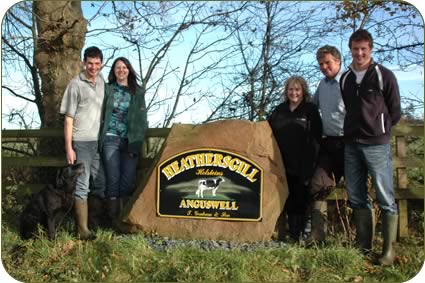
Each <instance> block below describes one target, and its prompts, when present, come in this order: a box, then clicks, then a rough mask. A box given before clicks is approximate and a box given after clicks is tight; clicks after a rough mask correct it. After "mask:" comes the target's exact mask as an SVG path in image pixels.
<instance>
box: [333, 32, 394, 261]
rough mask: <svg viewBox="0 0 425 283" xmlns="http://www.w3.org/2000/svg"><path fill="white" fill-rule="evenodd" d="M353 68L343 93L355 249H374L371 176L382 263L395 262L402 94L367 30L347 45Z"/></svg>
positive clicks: (343, 83)
mask: <svg viewBox="0 0 425 283" xmlns="http://www.w3.org/2000/svg"><path fill="white" fill-rule="evenodd" d="M349 47H350V51H351V55H352V59H353V61H352V63H351V65H350V66H349V68H348V70H347V71H346V72H344V74H342V76H341V79H340V89H341V94H342V97H343V100H344V104H345V108H346V116H345V120H344V136H345V142H346V144H345V152H344V155H345V157H344V159H345V160H344V171H345V178H346V185H347V191H348V199H349V201H350V205H351V207H352V208H353V214H354V215H353V216H354V223H355V226H356V230H357V237H356V244H357V246H358V247H359V248H360V249H361V250H362V251H363V252H364V253H365V254H367V253H369V252H370V251H371V249H372V243H373V236H374V212H373V209H372V204H371V202H370V200H369V198H368V185H367V184H368V174H370V176H371V177H372V181H373V185H374V187H375V191H376V200H377V202H378V205H379V207H380V209H381V210H382V216H383V218H382V235H383V238H384V244H383V251H382V255H381V257H380V258H379V259H378V263H379V264H381V265H391V264H392V263H393V261H394V249H393V245H392V244H393V242H395V241H396V238H397V222H398V208H397V203H396V201H395V198H394V187H393V170H392V158H391V146H390V138H391V128H392V126H394V125H395V124H396V123H397V122H398V121H399V120H400V117H401V111H400V94H399V88H398V84H397V80H396V78H395V76H394V74H393V73H392V72H391V71H390V70H388V69H387V68H385V67H383V66H382V65H380V64H377V63H375V62H374V61H373V59H372V48H373V38H372V35H371V34H370V33H369V32H368V31H366V30H363V29H360V30H357V31H356V32H354V33H353V34H352V35H351V37H350V40H349Z"/></svg>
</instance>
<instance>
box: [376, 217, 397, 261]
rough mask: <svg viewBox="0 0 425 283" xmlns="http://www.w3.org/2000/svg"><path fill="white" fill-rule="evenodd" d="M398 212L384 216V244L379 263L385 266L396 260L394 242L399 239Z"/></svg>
mask: <svg viewBox="0 0 425 283" xmlns="http://www.w3.org/2000/svg"><path fill="white" fill-rule="evenodd" d="M397 224H398V214H389V213H386V214H384V215H383V218H382V236H383V238H384V244H383V246H382V254H381V257H380V258H379V259H378V263H379V264H380V265H383V266H388V265H392V264H393V262H394V257H395V251H394V247H393V243H394V242H395V241H396V240H397Z"/></svg>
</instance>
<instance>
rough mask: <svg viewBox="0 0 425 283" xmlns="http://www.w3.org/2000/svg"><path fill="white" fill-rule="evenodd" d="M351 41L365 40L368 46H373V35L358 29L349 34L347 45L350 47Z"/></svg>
mask: <svg viewBox="0 0 425 283" xmlns="http://www.w3.org/2000/svg"><path fill="white" fill-rule="evenodd" d="M353 41H367V42H369V47H370V48H373V37H372V35H371V34H370V33H369V32H368V31H367V30H365V29H358V30H356V31H355V32H354V33H353V34H352V35H351V36H350V40H349V41H348V47H350V49H351V44H352V42H353Z"/></svg>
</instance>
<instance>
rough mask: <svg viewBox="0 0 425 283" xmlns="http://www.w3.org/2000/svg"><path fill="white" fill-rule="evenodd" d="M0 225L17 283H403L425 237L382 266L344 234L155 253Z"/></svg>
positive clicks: (419, 260)
mask: <svg viewBox="0 0 425 283" xmlns="http://www.w3.org/2000/svg"><path fill="white" fill-rule="evenodd" d="M4 224H5V223H3V224H2V236H1V237H2V247H1V250H2V255H1V258H2V262H3V265H4V268H5V269H6V271H7V272H8V273H9V274H10V275H11V276H12V277H14V278H15V279H16V280H19V281H22V282H41V281H50V282H158V281H167V282H176V281H186V282H188V281H190V282H194V281H215V282H221V281H223V282H224V281H228V282H229V281H232V282H247V281H250V282H276V281H278V282H299V281H303V282H341V281H347V282H388V281H391V282H404V281H407V280H409V279H411V278H413V277H414V276H415V275H416V274H417V273H418V272H419V271H420V269H421V267H422V264H423V261H424V249H423V234H422V235H417V236H416V237H414V236H412V237H409V238H407V239H403V240H402V241H401V242H398V243H397V246H396V249H397V252H398V256H397V258H396V262H395V264H394V266H392V267H380V266H375V265H373V264H371V263H370V261H368V260H367V259H365V258H364V257H363V256H362V255H361V254H360V253H359V252H358V251H357V250H356V249H354V248H351V247H350V245H349V244H347V241H345V240H344V238H343V237H342V236H341V235H337V236H336V237H330V239H329V244H328V245H327V246H326V247H322V248H319V247H315V248H304V247H301V246H299V245H296V244H288V245H287V246H286V247H284V248H273V249H271V248H263V249H257V250H255V251H244V250H237V249H235V250H231V251H226V250H220V249H217V250H212V251H205V250H201V249H198V248H181V247H179V248H173V249H169V250H166V251H158V250H155V249H153V248H151V247H150V246H149V244H148V242H147V241H146V239H145V237H144V235H143V234H142V233H140V234H128V235H116V234H114V233H112V232H111V231H107V230H98V231H97V239H96V240H95V241H92V242H84V241H80V240H77V239H75V238H74V237H73V236H72V235H70V234H69V233H68V232H66V231H65V230H69V229H68V228H69V227H65V229H63V230H61V231H60V232H59V234H58V237H57V239H56V240H55V241H48V240H47V238H46V237H45V235H43V233H40V235H39V237H37V238H35V239H33V240H28V241H22V240H21V239H20V238H19V236H18V234H17V233H16V232H15V231H13V229H10V228H9V227H8V226H7V225H4ZM68 226H69V224H68ZM380 244H381V243H380V242H379V241H377V244H376V245H377V246H379V245H380Z"/></svg>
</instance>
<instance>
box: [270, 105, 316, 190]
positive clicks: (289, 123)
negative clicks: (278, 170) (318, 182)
mask: <svg viewBox="0 0 425 283" xmlns="http://www.w3.org/2000/svg"><path fill="white" fill-rule="evenodd" d="M268 122H269V124H270V127H271V128H272V131H273V135H274V137H275V139H276V141H277V144H278V146H279V149H280V153H281V155H282V160H283V163H284V165H285V170H286V173H287V174H289V175H293V176H297V177H298V178H299V179H300V181H302V182H303V183H306V182H307V183H308V182H310V179H311V177H312V176H313V172H314V169H315V167H316V163H317V157H318V153H319V142H320V139H321V136H322V121H321V119H320V114H319V110H318V109H317V107H316V105H314V104H313V103H311V102H304V101H303V102H301V104H300V105H298V107H297V108H296V109H295V110H294V111H291V110H290V109H289V103H288V102H284V103H282V104H280V105H279V106H277V107H276V109H275V110H274V111H273V112H272V114H271V115H270V117H269V119H268Z"/></svg>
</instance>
